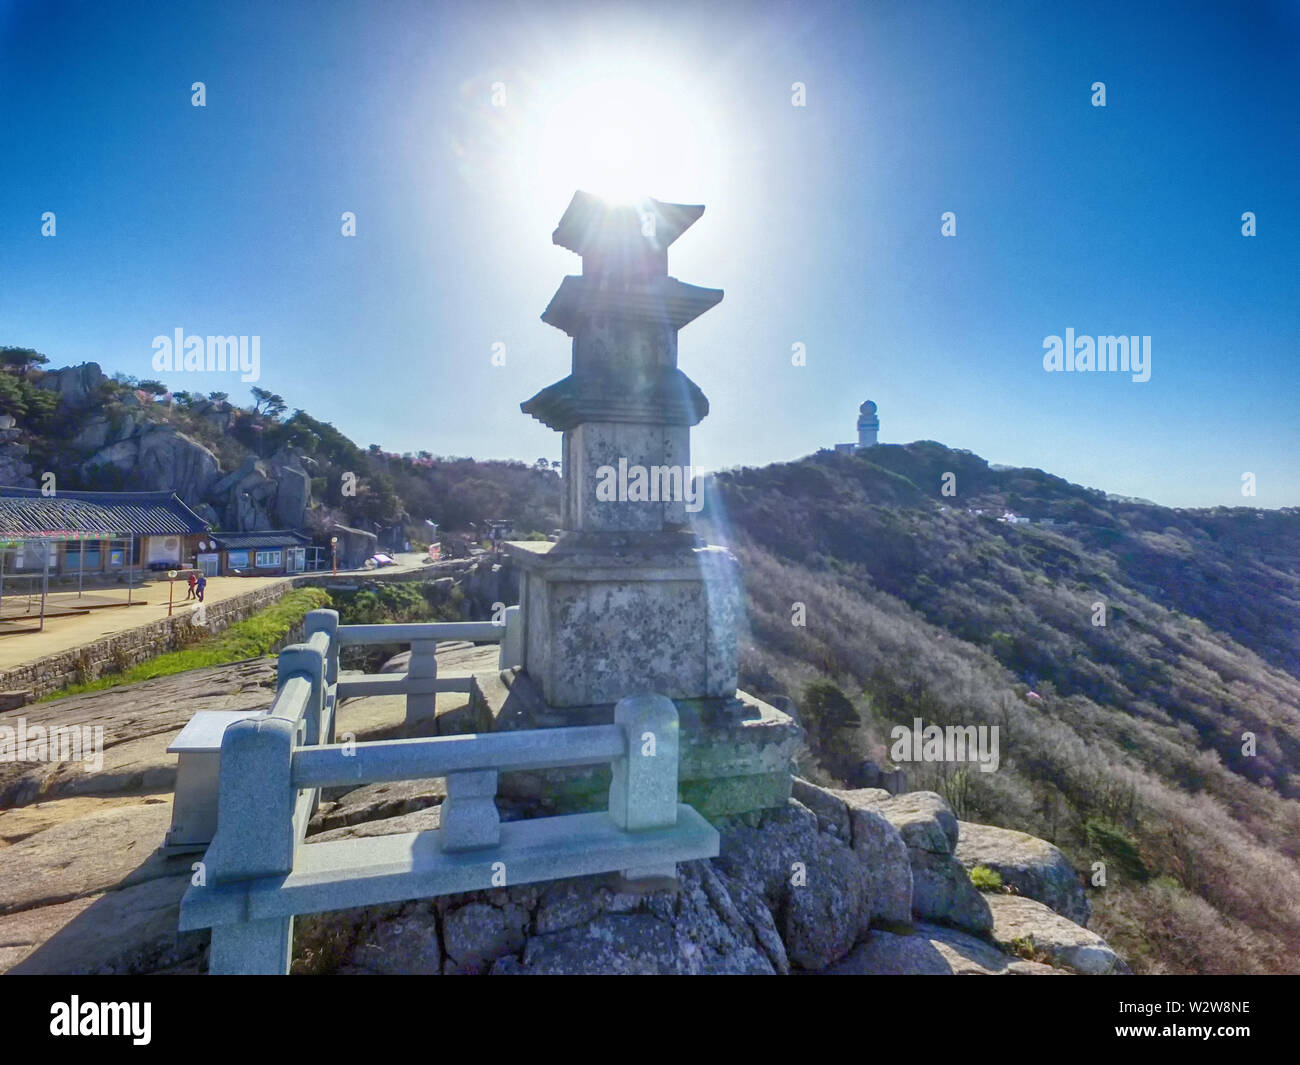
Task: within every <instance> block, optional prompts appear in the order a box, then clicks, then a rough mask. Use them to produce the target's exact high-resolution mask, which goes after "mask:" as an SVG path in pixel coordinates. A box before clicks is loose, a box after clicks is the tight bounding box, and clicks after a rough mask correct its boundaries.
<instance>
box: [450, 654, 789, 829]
mask: <svg viewBox="0 0 1300 1065" xmlns="http://www.w3.org/2000/svg"><path fill="white" fill-rule="evenodd" d="M475 690H476V691H475V694H476V697H477V699H479V700H481V705H480V706H478V707H476V713H475V715H474V716H475V718H476V720H477V722H478V727H480V728H488V729H491V730H492V731H497V732H507V731H517V730H521V729H536V728H555V727H558V726H565V725H608V724H612V723H613V721H614V704H613V703H605V704H599V705H594V706H585V707H577V708H575V707H563V708H556V707H552V706H550V705H548V704H547V703H546V701H545V699H544V698H543V697H542V694H541V691H540V689H539V688H538V686H537V684H536V683H535V682H534V681H533V679H532V678H531V677H530V676H529V675H528V674H527V673H525V672H523V671H521V670H519V669H507V670H503V671H501V672H485V673H477V674H475ZM673 702H674V703H675V705H676V706H677V713H678V715H679V720H680V722H681V737H680V738H681V747H680V762H679V765H678V795H679V800H680V801H681V802H684V803H688V804H689V805H691V806H692V807H694V808H695V809H696V810H697V811H699V813H700V814H701V815H703V816H704V817H706V818H708V819H709V820H715V819H718V818H723V817H730V816H735V815H737V814H745V813H752V812H756V811H759V810H767V809H772V808H778V807H782V806H784V805H785V804H786V803H787V802H788V801H789V798H790V786H791V768H790V766H791V761H792V759H793V758H794V756H795V753H796V751H797V750H798V746H799V743H800V741H801V740H802V738H803V730H802V729H800V728H799V726H798V725H796V724H795V722H794V720H793V719H792V718H791V717H790V716H789V715H788V714H784V713H782V712H781V711H780V710H777V709H776V707H774V706H771V705H769V704H768V703H765V702H763V701H762V700H761V699H757V698H755V697H754V696H752V695H749V694H747V693H746V692H742V691H736V692H734V693H733V695H732V696H731V697H730V698H726V699H674V700H673ZM609 782H610V771H609V767H608V766H574V767H567V768H563V769H545V770H528V771H521V772H513V773H502V774H501V775H500V778H499V782H498V787H497V795H498V799H499V801H500V802H501V803H502V804H503V813H504V814H505V815H506V816H509V808H510V806H511V805H515V804H517V805H518V806H520V807H526V808H527V809H528V810H529V811H530V815H531V816H537V815H538V814H540V815H543V816H545V815H549V814H563V813H585V812H589V811H593V810H602V809H605V808H607V806H608V803H609Z"/></svg>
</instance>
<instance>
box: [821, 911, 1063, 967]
mask: <svg viewBox="0 0 1300 1065" xmlns="http://www.w3.org/2000/svg"><path fill="white" fill-rule="evenodd" d="M826 972H827V974H828V975H832V976H1050V975H1052V974H1056V973H1059V972H1060V970H1059V969H1053V968H1052V967H1051V966H1050V965H1044V964H1042V963H1041V962H1033V961H1026V960H1022V959H1018V958H1015V957H1012V956H1010V955H1008V954H1006V953H1004V952H1003V951H1000V950H998V949H997V948H996V947H994V946H991V945H990V944H988V943H986V942H985V941H984V940H982V939H977V938H976V937H975V936H972V935H970V934H969V933H967V932H959V931H957V930H956V929H954V928H943V927H940V926H939V925H929V924H918V925H917V926H916V929H915V930H914V931H912V932H910V933H906V932H888V931H884V930H878V931H874V932H872V933H871V935H869V936H868V937H867V938H866V940H864V941H863V942H862V943H861V944H859V945H858V946H857V947H856V948H855V949H854V950H853V952H852V953H851V954H850V955H849V956H848V957H846V958H845V959H844V960H843V961H841V962H839V963H837V964H835V965H833V966H831V967H830V968H829V969H827V970H826Z"/></svg>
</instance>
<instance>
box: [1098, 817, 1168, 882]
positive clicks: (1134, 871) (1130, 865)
mask: <svg viewBox="0 0 1300 1065" xmlns="http://www.w3.org/2000/svg"><path fill="white" fill-rule="evenodd" d="M1084 831H1085V832H1086V834H1087V837H1088V846H1089V847H1092V848H1093V849H1094V850H1096V851H1099V852H1100V853H1101V854H1102V855H1103V857H1105V858H1106V860H1107V861H1109V862H1110V863H1111V864H1112V865H1114V866H1115V868H1116V870H1117V871H1118V872H1119V874H1120V875H1121V876H1122V877H1125V878H1127V879H1129V880H1133V881H1136V882H1138V883H1144V882H1145V881H1147V880H1149V879H1151V871H1150V870H1149V869H1148V868H1147V867H1146V863H1145V862H1143V861H1142V855H1141V854H1140V853H1139V851H1138V844H1137V841H1136V840H1135V839H1134V838H1133V837H1132V836H1130V835H1129V834H1128V833H1127V832H1125V831H1124V830H1123V829H1122V828H1120V827H1119V826H1118V825H1116V824H1114V823H1112V822H1110V821H1106V820H1104V819H1102V818H1100V817H1091V818H1089V819H1088V821H1087V823H1086V824H1085V825H1084Z"/></svg>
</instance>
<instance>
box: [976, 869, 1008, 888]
mask: <svg viewBox="0 0 1300 1065" xmlns="http://www.w3.org/2000/svg"><path fill="white" fill-rule="evenodd" d="M970 882H971V883H972V884H974V885H975V886H976V887H977V888H979V889H980V890H981V891H1001V890H1002V874H1001V873H999V872H997V870H995V869H990V868H989V867H988V866H987V865H977V866H975V868H974V869H972V870H971V871H970Z"/></svg>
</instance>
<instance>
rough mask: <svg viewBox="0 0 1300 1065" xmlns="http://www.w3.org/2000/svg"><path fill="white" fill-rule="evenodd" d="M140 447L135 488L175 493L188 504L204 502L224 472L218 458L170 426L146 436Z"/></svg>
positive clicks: (148, 433) (153, 429)
mask: <svg viewBox="0 0 1300 1065" xmlns="http://www.w3.org/2000/svg"><path fill="white" fill-rule="evenodd" d="M139 444H140V447H139V454H138V459H137V466H136V470H135V473H134V475H133V476H132V478H131V480H132V482H134V486H135V487H137V488H144V489H150V490H154V491H168V492H175V493H176V494H177V495H178V496H180V498H181V499H182V500H183V501H184V502H186V503H199V502H202V501H203V499H204V497H205V496H206V495H207V492H208V487H209V485H211V483H212V481H213V479H214V478H215V477H216V475H217V471H218V470H219V468H220V465H219V463H218V462H217V456H216V455H214V454H213V453H212V452H211V451H209V450H208V449H207V448H206V447H204V446H203V445H202V444H200V443H199V442H198V441H197V440H192V439H190V438H189V437H188V436H186V435H185V434H184V433H182V432H179V431H177V430H176V429H175V428H173V427H172V426H170V425H159V426H155V427H153V428H151V429H149V430H148V431H146V432H144V433H142V434H141V436H140V438H139Z"/></svg>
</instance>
